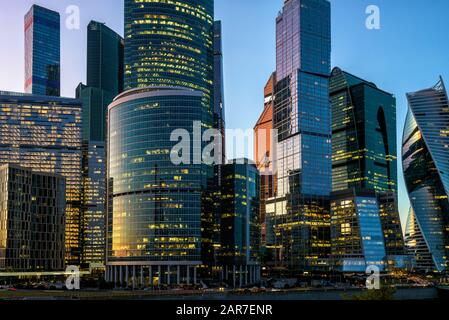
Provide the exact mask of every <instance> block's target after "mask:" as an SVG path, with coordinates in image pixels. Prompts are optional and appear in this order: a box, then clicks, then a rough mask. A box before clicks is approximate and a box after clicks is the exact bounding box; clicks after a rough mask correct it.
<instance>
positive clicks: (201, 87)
mask: <svg viewBox="0 0 449 320" xmlns="http://www.w3.org/2000/svg"><path fill="white" fill-rule="evenodd" d="M213 17H214V1H211V0H179V1H161V0H146V1H135V0H125V47H126V50H125V90H127V89H132V88H137V87H146V86H174V87H187V88H191V89H194V90H198V91H202V92H204V93H205V98H206V99H207V100H208V101H209V102H211V101H212V97H213V93H212V90H213V79H214V75H213V68H214V32H213V29H214V18H213Z"/></svg>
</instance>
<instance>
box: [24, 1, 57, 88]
mask: <svg viewBox="0 0 449 320" xmlns="http://www.w3.org/2000/svg"><path fill="white" fill-rule="evenodd" d="M60 37H61V36H60V16H59V13H58V12H55V11H51V10H49V9H46V8H43V7H40V6H38V5H33V6H32V7H31V9H30V11H28V13H27V14H26V15H25V92H27V93H32V94H38V95H47V96H59V95H60V94H61V83H60V82H61V76H60V69H61V45H60Z"/></svg>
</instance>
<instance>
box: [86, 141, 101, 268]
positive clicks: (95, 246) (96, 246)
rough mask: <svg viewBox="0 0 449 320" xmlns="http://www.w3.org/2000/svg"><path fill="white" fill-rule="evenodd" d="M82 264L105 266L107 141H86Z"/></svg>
mask: <svg viewBox="0 0 449 320" xmlns="http://www.w3.org/2000/svg"><path fill="white" fill-rule="evenodd" d="M82 200H83V203H82V217H81V229H82V239H81V263H82V265H83V267H87V266H89V267H92V266H94V265H104V261H105V254H106V252H105V248H106V224H105V222H106V149H105V143H104V142H103V141H89V142H87V141H84V142H83V199H82Z"/></svg>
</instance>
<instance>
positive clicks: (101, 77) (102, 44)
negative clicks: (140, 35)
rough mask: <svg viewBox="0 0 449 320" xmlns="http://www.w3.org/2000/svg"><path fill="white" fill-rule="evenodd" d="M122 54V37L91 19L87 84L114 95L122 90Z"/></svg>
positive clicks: (88, 28) (88, 30) (88, 41)
mask: <svg viewBox="0 0 449 320" xmlns="http://www.w3.org/2000/svg"><path fill="white" fill-rule="evenodd" d="M123 55H124V40H123V38H122V37H121V36H120V35H118V34H117V33H116V32H115V31H113V30H111V29H110V28H108V27H107V26H106V25H105V24H104V23H100V22H97V21H91V22H90V23H89V25H88V26H87V86H89V87H95V88H101V89H102V90H105V91H108V92H111V93H112V94H114V95H117V94H119V93H120V92H122V91H123V59H124V57H123ZM106 106H107V105H106ZM101 140H103V139H101Z"/></svg>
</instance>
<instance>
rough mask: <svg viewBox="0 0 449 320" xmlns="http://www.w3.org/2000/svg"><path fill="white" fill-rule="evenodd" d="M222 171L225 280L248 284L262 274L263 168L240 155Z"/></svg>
mask: <svg viewBox="0 0 449 320" xmlns="http://www.w3.org/2000/svg"><path fill="white" fill-rule="evenodd" d="M222 173H223V175H222V182H221V201H220V205H221V250H220V254H219V263H220V266H221V267H222V268H223V271H224V276H223V278H224V279H223V280H224V281H228V283H229V284H232V285H233V286H234V287H236V286H237V282H238V283H239V284H240V286H242V285H248V284H250V283H255V282H257V280H258V279H259V275H260V212H259V211H260V203H259V201H260V200H259V199H260V178H259V172H258V170H257V168H256V166H255V164H252V163H251V162H250V161H249V160H248V159H239V160H233V161H231V162H230V163H229V164H227V165H224V166H223V167H222ZM231 279H232V281H231Z"/></svg>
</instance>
